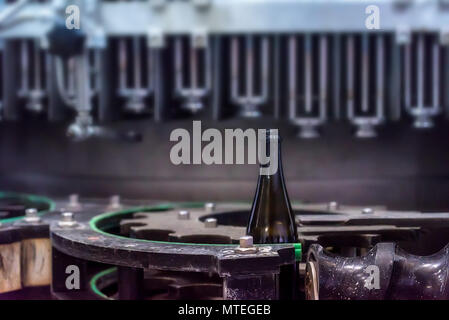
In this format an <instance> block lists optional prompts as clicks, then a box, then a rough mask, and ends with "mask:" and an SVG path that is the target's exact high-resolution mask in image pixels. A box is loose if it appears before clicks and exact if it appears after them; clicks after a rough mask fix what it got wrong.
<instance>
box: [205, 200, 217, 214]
mask: <svg viewBox="0 0 449 320" xmlns="http://www.w3.org/2000/svg"><path fill="white" fill-rule="evenodd" d="M204 210H206V212H213V211H214V210H215V203H213V202H207V203H206V204H204Z"/></svg>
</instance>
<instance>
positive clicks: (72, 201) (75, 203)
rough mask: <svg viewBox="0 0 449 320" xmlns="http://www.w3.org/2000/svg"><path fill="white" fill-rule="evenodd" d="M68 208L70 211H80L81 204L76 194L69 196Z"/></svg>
mask: <svg viewBox="0 0 449 320" xmlns="http://www.w3.org/2000/svg"><path fill="white" fill-rule="evenodd" d="M68 207H69V208H70V209H72V210H80V209H81V204H80V202H79V196H78V194H71V195H70V196H69V204H68Z"/></svg>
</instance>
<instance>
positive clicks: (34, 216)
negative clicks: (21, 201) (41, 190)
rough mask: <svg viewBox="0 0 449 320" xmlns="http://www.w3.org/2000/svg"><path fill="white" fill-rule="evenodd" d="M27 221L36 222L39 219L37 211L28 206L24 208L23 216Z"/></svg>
mask: <svg viewBox="0 0 449 320" xmlns="http://www.w3.org/2000/svg"><path fill="white" fill-rule="evenodd" d="M23 220H24V221H25V222H27V223H37V222H40V221H41V218H40V217H39V215H38V211H37V209H35V208H29V209H26V210H25V218H24V219H23Z"/></svg>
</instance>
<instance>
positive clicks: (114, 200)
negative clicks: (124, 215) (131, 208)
mask: <svg viewBox="0 0 449 320" xmlns="http://www.w3.org/2000/svg"><path fill="white" fill-rule="evenodd" d="M121 207H122V205H121V204H120V196H119V195H113V196H111V198H110V199H109V208H111V209H120V208H121Z"/></svg>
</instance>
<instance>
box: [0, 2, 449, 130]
mask: <svg viewBox="0 0 449 320" xmlns="http://www.w3.org/2000/svg"><path fill="white" fill-rule="evenodd" d="M369 5H371V6H377V9H378V12H377V14H378V18H379V29H371V27H370V26H369V25H367V24H366V20H367V19H368V18H369V14H371V12H370V11H366V10H367V7H369ZM74 6H75V9H74ZM448 7H449V5H448V4H447V3H446V1H444V0H429V1H424V0H416V1H400V0H392V1H319V2H316V1H303V0H298V1H293V0H289V1H248V2H246V1H227V0H226V1H220V0H214V1H211V0H201V1H194V0H192V1H181V0H180V1H175V0H173V1H164V0H148V1H143V0H142V1H137V0H136V1H82V0H77V1H76V0H73V1H64V0H54V1H50V0H48V1H32V0H28V1H25V0H21V1H3V4H2V9H1V13H2V14H1V16H0V38H1V40H2V55H3V66H2V67H3V68H2V69H3V77H2V78H3V79H4V80H3V90H2V117H3V119H4V120H6V121H8V120H17V119H19V118H20V117H22V116H23V115H24V113H44V114H46V115H47V117H48V119H49V120H50V121H57V120H61V119H63V118H64V117H66V116H69V115H70V113H69V112H68V111H69V110H72V111H74V114H75V118H76V120H74V125H73V126H72V127H71V128H70V130H69V133H70V134H71V135H72V136H73V138H75V139H77V138H79V139H84V138H87V137H89V136H90V135H102V134H103V133H104V132H103V130H101V127H97V126H96V125H94V123H95V124H102V123H104V122H107V121H109V120H112V119H119V118H120V117H121V116H123V114H126V113H131V114H139V115H141V116H151V117H152V118H153V119H154V120H155V121H162V120H167V119H170V118H172V117H176V114H179V113H180V112H183V111H184V112H185V111H187V112H190V113H193V114H197V113H198V112H201V111H203V112H206V113H208V114H209V115H210V117H211V118H213V119H220V118H222V117H225V116H227V115H229V114H231V115H232V114H237V115H240V116H243V117H258V116H260V115H262V114H265V115H270V116H273V117H276V118H279V117H285V118H288V119H289V120H290V121H291V123H293V124H295V125H296V126H298V127H299V128H300V132H299V136H300V137H302V138H313V137H318V136H319V128H320V127H322V126H323V125H324V124H325V123H326V122H329V121H333V120H334V119H337V120H338V119H342V118H347V119H348V120H349V122H350V123H352V124H353V125H354V126H355V127H356V135H357V137H360V138H369V137H374V136H376V127H377V126H379V125H381V124H383V123H387V122H390V121H397V120H399V119H400V118H401V117H405V116H406V115H409V116H410V117H411V118H412V123H413V126H414V127H415V128H417V129H425V128H430V127H432V126H433V125H434V118H435V117H437V116H439V115H441V114H444V113H447V109H448V108H449V107H448V105H449V102H448V100H449V94H448V91H447V90H444V88H447V86H448V85H449V84H448V82H449V80H448V79H449V76H448V73H449V72H448V59H449V53H448V51H449V50H448V45H449V30H448V21H449V9H448ZM78 14H79V15H78ZM58 22H59V23H60V24H61V30H60V32H62V33H63V32H66V33H67V34H70V33H71V32H72V33H73V32H76V31H79V32H80V33H82V37H84V38H85V41H84V42H80V43H79V44H78V45H76V46H75V45H73V44H72V45H71V46H70V45H67V46H66V47H65V48H64V49H63V50H62V51H64V52H62V51H59V52H56V54H51V52H52V50H51V46H52V42H55V41H56V42H57V41H58V37H57V36H56V37H53V38H52V36H51V33H50V36H49V33H48V32H49V31H50V30H52V28H54V25H55V23H58ZM77 23H79V26H78V25H77ZM77 26H78V27H80V29H79V30H77ZM68 27H70V29H68ZM368 28H370V29H368ZM62 29H64V30H62ZM53 53H54V52H53ZM5 79H8V81H5ZM118 101H119V103H118ZM72 113H73V112H72Z"/></svg>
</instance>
